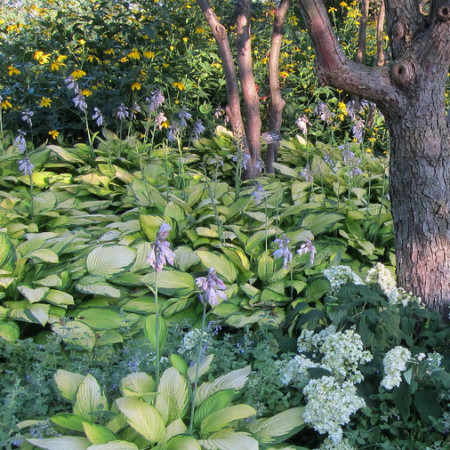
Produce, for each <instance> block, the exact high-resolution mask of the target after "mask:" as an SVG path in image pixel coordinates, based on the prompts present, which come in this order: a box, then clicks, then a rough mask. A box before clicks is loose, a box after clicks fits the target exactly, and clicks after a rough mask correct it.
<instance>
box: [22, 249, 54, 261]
mask: <svg viewBox="0 0 450 450" xmlns="http://www.w3.org/2000/svg"><path fill="white" fill-rule="evenodd" d="M27 256H28V257H29V258H35V259H37V260H39V261H41V262H47V263H57V262H59V258H58V255H57V254H56V253H55V252H54V251H53V250H50V249H48V248H41V249H38V250H35V251H34V252H31V253H29V254H28V255H27Z"/></svg>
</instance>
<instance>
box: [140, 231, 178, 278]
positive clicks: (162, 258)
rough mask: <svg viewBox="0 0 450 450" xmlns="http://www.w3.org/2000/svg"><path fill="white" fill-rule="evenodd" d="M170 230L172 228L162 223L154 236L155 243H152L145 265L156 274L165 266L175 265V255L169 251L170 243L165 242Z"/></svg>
mask: <svg viewBox="0 0 450 450" xmlns="http://www.w3.org/2000/svg"><path fill="white" fill-rule="evenodd" d="M171 229H172V227H171V226H170V225H169V224H168V223H166V222H163V223H162V224H161V226H160V227H159V231H158V233H157V234H156V242H153V243H152V245H151V250H150V253H149V254H148V257H147V263H148V264H149V265H150V266H151V267H153V268H154V269H155V271H156V272H161V270H162V269H163V267H164V266H165V265H166V264H170V265H171V266H173V265H174V263H175V258H176V255H175V253H174V252H173V251H172V250H171V249H170V243H169V242H167V241H166V239H167V237H168V236H169V231H170V230H171Z"/></svg>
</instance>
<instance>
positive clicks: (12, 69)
mask: <svg viewBox="0 0 450 450" xmlns="http://www.w3.org/2000/svg"><path fill="white" fill-rule="evenodd" d="M19 74H20V70H19V69H18V68H17V67H15V66H12V65H11V66H8V75H9V76H10V77H11V76H13V75H19Z"/></svg>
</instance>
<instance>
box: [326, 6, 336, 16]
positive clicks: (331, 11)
mask: <svg viewBox="0 0 450 450" xmlns="http://www.w3.org/2000/svg"><path fill="white" fill-rule="evenodd" d="M336 11H337V9H336V8H334V7H333V6H332V7H331V8H330V9H329V10H328V12H329V13H330V14H331V13H334V12H336Z"/></svg>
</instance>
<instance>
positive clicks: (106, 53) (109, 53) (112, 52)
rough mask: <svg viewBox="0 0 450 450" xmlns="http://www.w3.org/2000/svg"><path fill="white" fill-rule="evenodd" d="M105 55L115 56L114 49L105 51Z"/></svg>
mask: <svg viewBox="0 0 450 450" xmlns="http://www.w3.org/2000/svg"><path fill="white" fill-rule="evenodd" d="M105 55H114V49H112V48H110V49H108V50H105Z"/></svg>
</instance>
